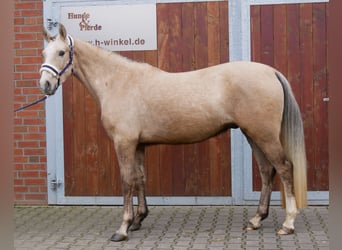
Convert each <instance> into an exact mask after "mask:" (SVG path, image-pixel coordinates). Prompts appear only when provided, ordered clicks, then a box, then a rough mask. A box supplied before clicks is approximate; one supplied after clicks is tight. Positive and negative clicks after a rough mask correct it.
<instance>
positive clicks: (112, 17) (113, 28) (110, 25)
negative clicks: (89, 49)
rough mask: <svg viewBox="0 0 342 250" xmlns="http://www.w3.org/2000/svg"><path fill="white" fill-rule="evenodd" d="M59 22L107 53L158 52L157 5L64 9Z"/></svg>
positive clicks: (73, 7)
mask: <svg viewBox="0 0 342 250" xmlns="http://www.w3.org/2000/svg"><path fill="white" fill-rule="evenodd" d="M60 20H61V23H62V24H63V25H64V26H65V27H66V29H67V31H68V33H69V34H70V35H72V36H75V37H77V38H78V39H80V40H83V41H87V42H89V43H91V44H93V45H95V46H98V47H102V48H104V49H107V50H111V51H127V50H156V49H157V21H156V5H155V4H136V5H101V6H94V5H92V6H64V7H61V18H60Z"/></svg>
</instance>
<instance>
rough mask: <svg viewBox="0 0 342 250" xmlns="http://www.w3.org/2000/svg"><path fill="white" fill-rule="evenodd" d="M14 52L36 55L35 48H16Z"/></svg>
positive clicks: (19, 54)
mask: <svg viewBox="0 0 342 250" xmlns="http://www.w3.org/2000/svg"><path fill="white" fill-rule="evenodd" d="M15 54H16V55H17V56H37V55H38V54H37V50H36V49H17V50H16V52H15Z"/></svg>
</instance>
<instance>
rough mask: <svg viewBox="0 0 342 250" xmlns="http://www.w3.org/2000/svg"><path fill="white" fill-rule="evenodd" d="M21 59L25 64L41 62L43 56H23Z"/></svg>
mask: <svg viewBox="0 0 342 250" xmlns="http://www.w3.org/2000/svg"><path fill="white" fill-rule="evenodd" d="M21 61H22V63H23V64H41V63H42V57H41V56H31V57H23V58H22V59H21Z"/></svg>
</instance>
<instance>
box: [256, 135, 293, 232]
mask: <svg viewBox="0 0 342 250" xmlns="http://www.w3.org/2000/svg"><path fill="white" fill-rule="evenodd" d="M258 146H259V147H260V149H261V150H262V151H263V152H264V154H265V157H266V158H267V159H268V161H269V162H270V163H271V164H272V165H273V166H274V168H275V169H276V171H277V173H278V174H279V176H280V179H281V182H282V183H283V185H284V194H285V205H286V219H285V222H284V223H283V227H282V229H280V230H279V231H278V234H281V235H286V234H291V233H293V232H294V221H295V219H296V216H297V214H298V210H297V204H296V200H295V196H294V186H293V166H292V163H291V162H290V161H289V160H288V159H287V158H286V156H285V153H284V150H283V147H282V145H281V143H280V140H279V139H275V140H272V141H268V142H266V141H263V142H261V143H258Z"/></svg>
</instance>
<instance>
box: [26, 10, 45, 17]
mask: <svg viewBox="0 0 342 250" xmlns="http://www.w3.org/2000/svg"><path fill="white" fill-rule="evenodd" d="M21 14H22V15H23V16H34V17H39V16H42V15H43V10H34V9H33V10H22V11H21Z"/></svg>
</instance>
